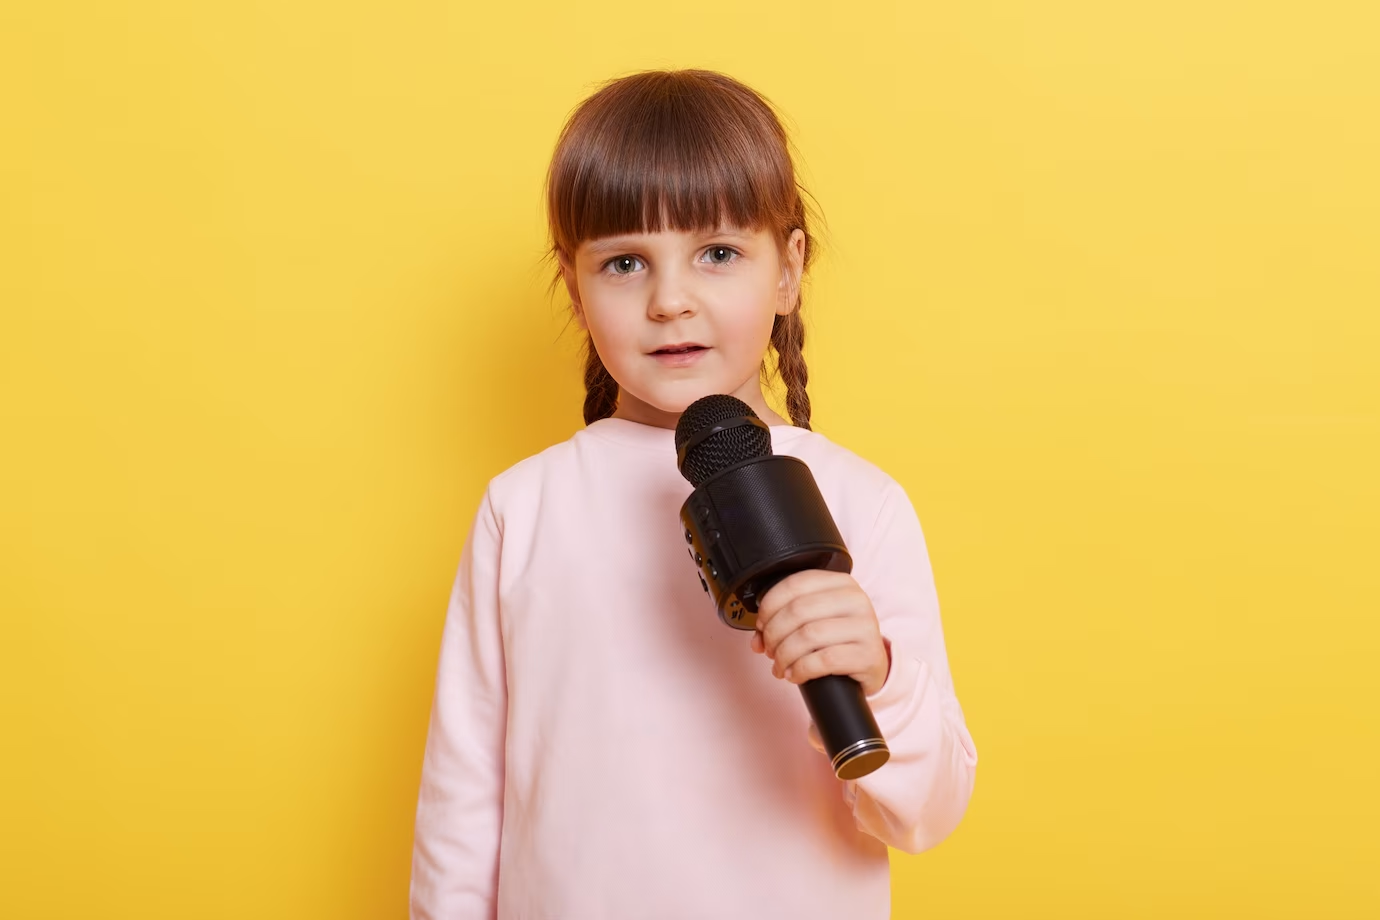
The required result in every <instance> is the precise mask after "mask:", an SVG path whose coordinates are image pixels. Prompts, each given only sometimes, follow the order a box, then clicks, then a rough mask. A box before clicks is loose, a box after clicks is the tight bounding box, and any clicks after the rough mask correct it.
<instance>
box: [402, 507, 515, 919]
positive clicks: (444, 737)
mask: <svg viewBox="0 0 1380 920" xmlns="http://www.w3.org/2000/svg"><path fill="white" fill-rule="evenodd" d="M501 541H502V534H501V533H500V530H499V526H498V522H497V520H496V518H495V515H494V511H493V506H492V504H491V500H490V498H489V494H488V492H485V494H484V498H483V500H482V501H481V502H480V505H479V510H478V512H477V513H476V515H475V519H474V524H473V526H472V527H471V528H470V533H469V536H468V537H467V538H466V540H465V546H464V549H463V551H462V552H461V555H460V566H459V570H458V572H457V574H456V578H455V583H454V587H453V590H452V591H451V596H450V605H449V609H448V610H447V613H446V622H445V627H444V630H443V632H442V636H441V652H440V661H439V664H438V666H437V669H436V694H435V697H434V698H433V700H432V707H431V723H430V726H429V728H428V731H427V740H426V752H425V754H424V756H423V761H422V782H421V790H420V793H419V795H418V800H417V823H416V831H415V835H414V838H413V845H412V882H411V898H410V905H411V911H410V914H409V916H410V917H411V918H412V920H438V918H442V917H445V918H450V917H474V918H481V917H482V918H492V917H494V916H495V914H496V910H497V907H496V896H497V891H498V846H499V836H500V833H501V832H502V827H503V750H504V726H505V722H506V718H507V682H506V677H505V672H504V663H503V644H502V636H501V635H500V632H499V622H498V560H499V547H500V544H501Z"/></svg>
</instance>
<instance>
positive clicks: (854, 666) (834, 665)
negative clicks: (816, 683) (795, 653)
mask: <svg viewBox="0 0 1380 920" xmlns="http://www.w3.org/2000/svg"><path fill="white" fill-rule="evenodd" d="M867 667H868V657H867V650H866V649H865V648H864V647H863V646H862V645H859V644H858V643H854V642H850V643H848V644H847V645H831V646H829V647H827V648H822V649H819V650H818V651H814V652H811V653H810V654H808V655H805V656H803V657H801V658H799V659H797V660H796V662H795V663H794V664H792V665H791V666H790V668H789V669H788V670H787V671H786V673H785V674H783V675H782V676H783V677H784V678H785V679H786V680H788V681H790V682H791V683H793V684H803V683H805V681H807V680H814V679H815V678H816V677H827V676H828V675H830V674H841V675H843V676H845V677H852V678H854V679H858V676H859V675H861V674H864V673H865V672H866V670H867Z"/></svg>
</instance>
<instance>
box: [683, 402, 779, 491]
mask: <svg viewBox="0 0 1380 920" xmlns="http://www.w3.org/2000/svg"><path fill="white" fill-rule="evenodd" d="M737 418H749V419H757V413H756V412H753V411H752V407H751V406H749V405H748V404H747V403H745V402H743V401H742V400H741V399H737V398H736V397H733V396H727V395H723V394H715V395H712V396H705V397H702V398H701V399H697V400H695V401H694V402H692V403H691V404H690V405H689V406H686V408H685V411H684V412H682V413H681V416H680V421H678V422H677V423H676V453H677V454H681V459H680V472H681V475H682V476H684V477H685V478H686V479H688V480H690V484H691V485H692V486H695V487H696V488H698V487H699V485H700V483H702V482H704V481H705V480H706V479H708V478H710V477H711V476H713V475H714V474H715V473H717V472H719V471H720V470H722V469H725V468H727V467H729V466H732V465H733V464H735V463H740V462H742V461H743V460H750V459H752V458H753V457H765V456H769V455H770V454H771V432H770V431H768V430H767V428H766V427H765V426H764V425H761V424H760V420H759V424H757V425H738V426H736V427H733V428H726V429H724V430H723V431H718V432H715V433H713V434H711V435H709V436H708V437H702V438H700V439H699V440H698V443H695V444H692V445H691V446H690V448H689V449H688V450H684V453H683V454H682V450H683V449H684V448H685V446H686V445H687V444H691V442H692V441H695V440H696V436H697V435H701V433H702V432H704V431H706V430H708V429H710V428H712V427H713V426H714V425H718V424H721V423H723V422H726V421H730V420H732V419H737Z"/></svg>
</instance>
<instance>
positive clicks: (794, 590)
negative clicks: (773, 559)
mask: <svg viewBox="0 0 1380 920" xmlns="http://www.w3.org/2000/svg"><path fill="white" fill-rule="evenodd" d="M852 580H853V577H852V576H851V575H849V574H848V573H847V572H829V571H825V570H824V569H805V570H803V571H800V572H796V573H794V574H792V575H787V576H786V577H785V578H783V579H781V580H780V581H779V582H777V583H776V584H774V585H772V587H771V589H770V590H769V591H767V593H766V594H764V595H762V597H761V598H760V599H759V600H758V602H757V621H758V622H759V623H762V622H770V620H771V619H772V617H774V616H776V614H777V613H778V612H780V610H781V608H783V607H785V606H786V605H787V604H789V603H790V602H791V601H793V600H795V599H796V598H797V597H800V596H802V595H805V594H813V593H816V592H819V591H823V590H829V589H830V588H837V587H840V586H841V585H843V584H845V583H847V582H851V581H852Z"/></svg>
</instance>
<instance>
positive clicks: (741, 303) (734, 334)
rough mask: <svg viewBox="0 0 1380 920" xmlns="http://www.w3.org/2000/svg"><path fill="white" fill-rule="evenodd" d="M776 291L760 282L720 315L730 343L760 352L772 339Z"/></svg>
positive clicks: (720, 320)
mask: <svg viewBox="0 0 1380 920" xmlns="http://www.w3.org/2000/svg"><path fill="white" fill-rule="evenodd" d="M775 295H776V289H775V288H774V287H772V286H770V285H769V284H766V283H762V282H759V283H758V284H755V285H753V287H752V289H751V290H748V291H744V292H743V296H742V297H740V298H735V302H734V303H733V304H731V305H729V306H727V307H726V308H725V309H722V310H720V311H719V328H720V329H721V330H722V331H723V332H725V333H727V335H728V337H729V338H728V340H729V341H731V342H733V343H734V344H735V345H738V346H739V347H740V348H742V349H743V350H752V351H760V350H762V349H764V348H765V347H766V342H767V340H768V339H770V338H771V327H772V322H773V321H774V320H775V319H776V300H775Z"/></svg>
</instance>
